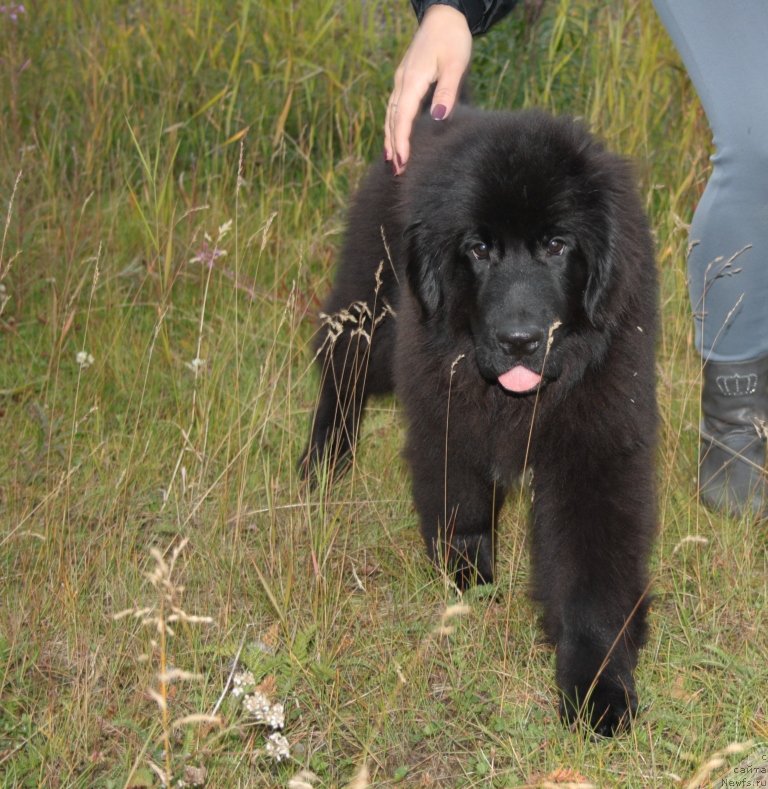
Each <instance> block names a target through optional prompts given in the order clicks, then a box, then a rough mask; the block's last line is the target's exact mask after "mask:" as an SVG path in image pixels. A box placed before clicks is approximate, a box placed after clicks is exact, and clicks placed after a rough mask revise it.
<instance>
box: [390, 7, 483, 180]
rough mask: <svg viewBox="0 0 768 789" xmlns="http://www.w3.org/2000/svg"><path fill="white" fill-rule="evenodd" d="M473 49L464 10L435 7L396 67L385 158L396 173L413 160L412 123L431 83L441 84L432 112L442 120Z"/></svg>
mask: <svg viewBox="0 0 768 789" xmlns="http://www.w3.org/2000/svg"><path fill="white" fill-rule="evenodd" d="M471 54H472V34H471V33H470V32H469V25H468V24H467V20H466V17H465V16H464V14H462V13H461V11H457V10H456V9H455V8H452V7H451V6H447V5H433V6H430V7H429V8H428V9H427V12H426V13H425V14H424V17H423V19H422V20H421V25H419V29H418V30H417V31H416V35H414V37H413V41H411V45H410V46H409V47H408V50H407V51H406V53H405V56H404V57H403V59H402V61H401V62H400V65H399V66H398V67H397V71H395V86H394V89H393V91H392V93H391V95H390V97H389V103H388V104H387V117H386V121H385V124H384V158H385V159H386V160H387V161H391V162H392V163H393V167H394V169H395V174H396V175H400V173H402V172H403V170H404V169H405V165H406V163H407V162H408V157H409V155H410V151H411V147H410V136H411V128H412V127H413V121H414V120H415V118H416V115H417V114H418V112H419V108H420V106H421V101H422V99H423V98H424V96H425V95H426V93H427V91H428V90H429V87H430V85H432V83H434V82H436V83H437V85H436V87H435V93H434V96H433V98H432V109H431V115H432V117H433V118H434V119H435V120H443V119H444V118H447V117H448V115H449V114H450V112H451V110H452V109H453V105H454V104H455V103H456V98H457V96H458V93H459V85H460V83H461V78H462V77H463V76H464V72H465V71H466V70H467V66H468V65H469V58H470V56H471Z"/></svg>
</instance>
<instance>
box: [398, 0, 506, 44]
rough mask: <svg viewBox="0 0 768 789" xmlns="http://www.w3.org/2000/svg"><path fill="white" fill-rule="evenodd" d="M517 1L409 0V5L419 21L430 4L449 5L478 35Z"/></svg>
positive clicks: (501, 17) (474, 34)
mask: <svg viewBox="0 0 768 789" xmlns="http://www.w3.org/2000/svg"><path fill="white" fill-rule="evenodd" d="M517 2H518V0H411V5H412V6H413V10H414V11H415V12H416V16H417V17H418V19H419V22H421V19H422V17H423V16H424V14H425V13H426V10H427V9H428V8H429V7H430V6H433V5H438V4H440V5H449V6H451V8H455V9H456V10H457V11H461V13H462V14H464V16H465V17H466V18H467V24H468V25H469V31H470V32H471V33H472V35H473V36H479V35H480V34H481V33H487V32H488V30H489V29H490V28H491V27H492V26H493V25H495V24H496V23H497V22H498V21H499V20H500V19H503V18H504V17H505V16H506V15H507V14H508V13H509V12H510V11H511V10H512V9H513V8H514V7H515V6H516V5H517Z"/></svg>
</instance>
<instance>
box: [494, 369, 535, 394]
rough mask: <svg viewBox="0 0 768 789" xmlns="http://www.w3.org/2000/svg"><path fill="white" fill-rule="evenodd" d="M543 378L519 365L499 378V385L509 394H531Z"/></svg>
mask: <svg viewBox="0 0 768 789" xmlns="http://www.w3.org/2000/svg"><path fill="white" fill-rule="evenodd" d="M540 381H541V376H540V375H539V374H538V373H535V372H533V370H529V369H528V368H527V367H523V366H522V365H520V364H518V365H517V367H513V368H512V369H511V370H507V372H505V373H503V374H502V375H500V376H499V383H500V384H501V385H502V386H503V387H504V388H505V389H506V390H507V391H508V392H530V391H531V389H534V388H535V387H537V386H538V385H539V383H540Z"/></svg>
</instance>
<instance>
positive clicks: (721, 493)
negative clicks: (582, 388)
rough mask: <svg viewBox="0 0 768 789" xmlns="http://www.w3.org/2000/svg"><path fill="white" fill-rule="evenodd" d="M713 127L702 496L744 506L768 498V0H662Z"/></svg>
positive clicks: (701, 252)
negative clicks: (767, 467) (767, 425)
mask: <svg viewBox="0 0 768 789" xmlns="http://www.w3.org/2000/svg"><path fill="white" fill-rule="evenodd" d="M654 3H655V6H656V10H657V12H658V14H659V16H660V17H661V20H662V22H663V23H664V25H665V27H666V28H667V30H668V32H669V34H670V36H671V37H672V40H673V41H674V43H675V46H676V47H677V49H678V51H679V52H680V55H681V57H682V59H683V62H684V63H685V66H686V68H687V70H688V73H689V75H690V77H691V80H692V82H693V84H694V86H695V88H696V91H697V93H698V94H699V97H700V99H701V103H702V105H703V107H704V111H705V113H706V115H707V119H708V120H709V123H710V126H711V128H712V132H713V135H714V143H715V148H716V153H715V155H714V156H713V157H712V162H713V170H712V175H711V178H710V180H709V183H708V184H707V188H706V189H705V191H704V194H703V196H702V198H701V201H700V203H699V205H698V207H697V209H696V212H695V214H694V217H693V221H692V223H691V235H690V239H691V251H690V255H689V260H688V275H689V290H690V298H691V306H692V309H693V313H694V320H695V324H696V345H697V347H698V349H699V350H700V352H701V354H702V357H703V359H704V381H703V394H702V407H703V415H704V419H703V424H702V459H701V494H702V499H703V500H704V502H705V503H707V504H709V505H711V506H716V507H726V508H728V509H730V510H731V511H732V512H734V513H736V514H741V513H743V512H747V511H750V510H751V511H752V512H756V513H757V512H761V511H763V509H764V507H765V505H766V503H768V488H766V484H765V475H764V472H763V467H764V464H765V440H764V437H763V436H762V434H761V430H760V429H759V428H760V425H761V423H763V422H765V421H766V420H768V79H766V75H767V74H768V47H766V45H765V41H766V40H768V6H766V4H765V2H764V0H739V2H737V3H729V2H725V0H654Z"/></svg>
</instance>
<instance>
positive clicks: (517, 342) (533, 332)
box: [496, 326, 544, 356]
mask: <svg viewBox="0 0 768 789" xmlns="http://www.w3.org/2000/svg"><path fill="white" fill-rule="evenodd" d="M496 339H497V340H498V342H499V344H500V345H501V346H502V347H503V348H504V350H506V351H508V352H509V353H513V354H515V355H517V356H530V355H531V354H532V353H534V351H535V350H536V349H537V348H538V347H539V345H540V344H541V341H542V340H543V339H544V330H543V329H540V328H538V327H536V326H505V327H503V328H502V329H499V330H498V331H497V332H496Z"/></svg>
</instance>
